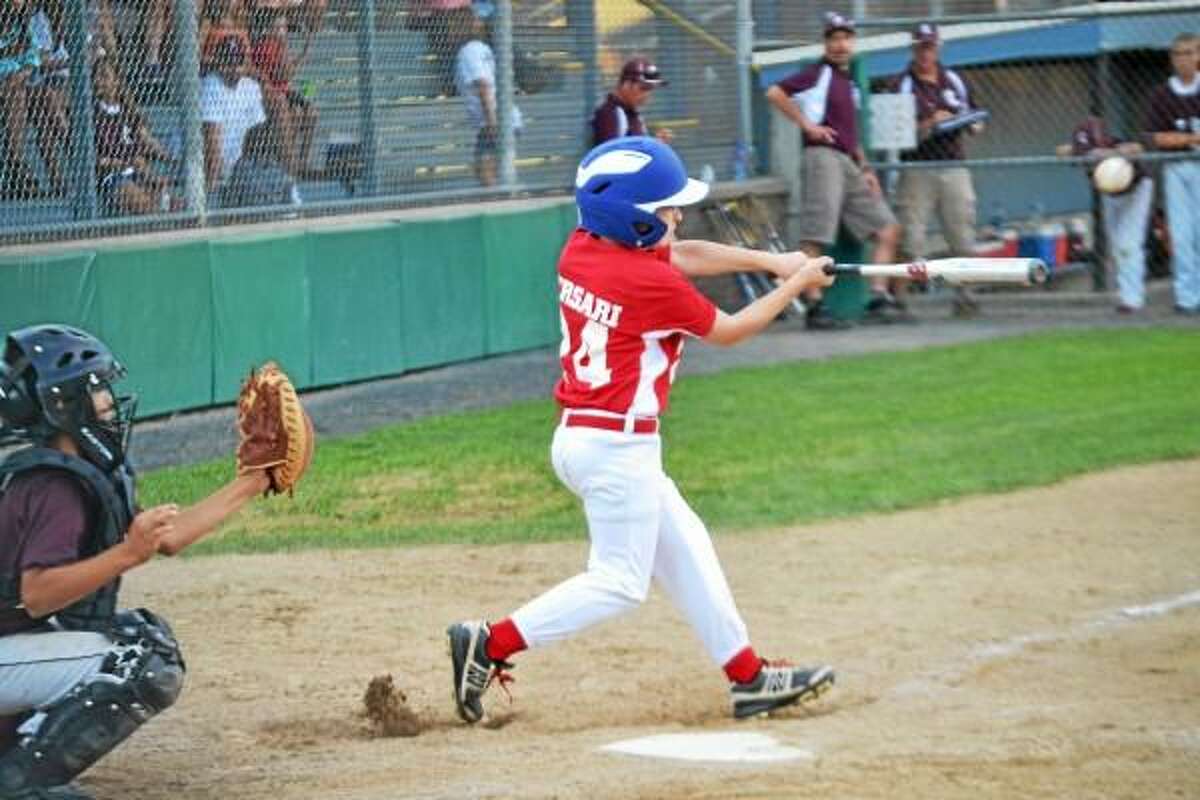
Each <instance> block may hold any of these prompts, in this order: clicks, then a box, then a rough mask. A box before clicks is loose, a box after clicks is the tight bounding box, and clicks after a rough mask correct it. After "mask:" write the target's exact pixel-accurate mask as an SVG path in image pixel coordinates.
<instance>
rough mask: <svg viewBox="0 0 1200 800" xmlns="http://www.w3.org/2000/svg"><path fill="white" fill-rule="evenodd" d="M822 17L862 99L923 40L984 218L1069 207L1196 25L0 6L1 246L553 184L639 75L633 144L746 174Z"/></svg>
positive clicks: (893, 9)
mask: <svg viewBox="0 0 1200 800" xmlns="http://www.w3.org/2000/svg"><path fill="white" fill-rule="evenodd" d="M826 10H836V11H839V12H843V13H847V14H850V15H853V16H855V17H856V18H857V19H858V22H859V36H858V50H859V54H860V58H861V59H863V61H864V62H865V65H866V71H867V75H868V79H869V82H870V85H871V87H872V89H873V90H875V91H884V90H886V89H887V88H888V86H889V82H890V80H891V79H892V78H893V77H894V76H895V75H897V74H899V73H900V72H902V71H903V70H904V68H905V65H906V64H907V62H908V59H909V57H910V52H909V34H908V31H909V30H910V28H911V25H912V23H913V22H914V21H915V20H916V19H917V18H920V19H926V20H929V19H932V20H935V21H939V22H940V23H941V29H942V34H943V39H944V44H943V48H942V54H943V61H944V62H945V63H946V64H947V65H949V66H952V67H953V68H954V69H956V70H957V71H959V72H960V73H961V74H962V76H963V77H964V78H965V79H966V80H967V81H968V82H969V83H970V86H971V91H972V93H973V96H974V98H975V101H976V103H977V104H978V105H980V106H983V107H986V108H988V109H989V111H990V112H991V118H990V119H989V120H988V123H987V128H986V131H985V132H984V133H982V134H981V135H979V136H975V137H971V138H970V139H969V141H968V143H967V145H966V156H967V161H966V162H965V163H966V165H967V166H969V167H971V168H972V170H973V175H974V176H975V180H976V189H977V192H978V195H979V216H980V218H981V221H983V222H987V221H997V220H1001V218H1006V219H1015V218H1019V217H1028V216H1031V215H1034V214H1047V215H1050V214H1060V213H1074V212H1077V211H1079V210H1081V209H1085V208H1086V207H1087V205H1088V202H1089V190H1088V183H1087V180H1086V177H1085V175H1084V171H1083V169H1082V168H1081V167H1080V165H1079V159H1076V160H1074V161H1072V160H1071V158H1069V157H1068V158H1060V157H1058V156H1056V155H1055V148H1056V146H1058V145H1061V144H1064V143H1067V142H1068V141H1069V139H1070V136H1071V134H1072V131H1073V129H1074V127H1075V126H1076V125H1077V124H1078V123H1079V122H1080V121H1081V120H1082V119H1083V118H1085V117H1087V116H1089V115H1092V116H1098V117H1100V118H1102V119H1103V120H1104V121H1105V123H1106V124H1107V127H1108V129H1109V130H1110V131H1111V132H1112V133H1113V135H1114V136H1118V137H1124V138H1137V137H1139V136H1142V137H1144V133H1145V131H1144V117H1145V113H1146V107H1145V105H1146V98H1147V96H1148V94H1149V93H1150V92H1151V91H1152V90H1153V89H1155V88H1156V87H1158V86H1161V85H1162V84H1163V83H1164V82H1165V81H1166V79H1167V77H1168V75H1169V74H1170V67H1169V64H1168V59H1167V48H1168V46H1169V44H1170V41H1171V39H1172V37H1173V36H1174V35H1176V34H1177V33H1179V32H1180V31H1182V30H1185V29H1188V28H1190V29H1193V30H1197V29H1200V4H1198V3H1181V2H1145V3H1099V4H1086V5H1080V4H1069V3H1065V2H1050V1H1049V0H928V2H900V1H899V0H856V1H855V2H843V1H842V0H838V1H837V2H830V3H817V2H797V1H796V0H540V1H539V0H492V1H489V0H476V2H470V0H6V2H5V3H4V4H3V6H2V7H0V111H2V112H3V124H4V128H3V134H4V135H3V139H2V144H3V148H4V149H3V162H2V164H0V242H5V243H22V242H31V241H39V240H51V239H72V238H83V237H94V236H100V235H109V234H121V233H127V232H141V231H151V230H163V229H172V228H182V227H197V226H208V225H223V224H230V223H239V222H244V221H256V220H270V219H286V218H294V217H300V216H314V215H324V214H345V213H353V212H360V211H367V210H373V209H377V208H383V207H398V206H404V205H428V204H433V203H442V202H451V201H472V200H478V199H489V198H499V197H512V196H520V195H525V194H535V193H541V192H559V191H565V190H568V189H569V188H570V185H571V180H572V176H573V171H574V166H575V164H576V163H577V161H578V158H579V157H580V155H582V153H583V152H585V151H586V149H587V148H588V147H589V146H591V144H592V136H593V130H592V125H591V120H592V115H593V112H594V110H595V109H596V107H597V105H598V104H599V103H602V102H603V101H604V100H605V99H606V97H607V96H608V95H609V94H610V93H615V92H617V91H618V86H619V83H620V76H621V72H622V67H623V66H624V65H625V64H626V63H627V62H628V61H629V60H630V59H632V58H635V57H642V58H643V59H645V61H647V62H648V63H652V64H654V65H655V66H657V68H658V71H659V72H660V74H661V76H662V77H663V78H665V80H666V81H667V83H666V84H665V85H662V86H659V87H657V88H655V89H653V91H652V92H649V93H648V95H647V96H645V97H643V98H642V100H643V101H644V105H642V106H641V107H640V109H639V110H640V112H641V115H642V117H643V119H644V120H645V122H646V124H647V127H648V130H649V131H650V132H651V133H655V134H658V135H661V136H663V137H664V138H669V139H670V140H671V141H672V142H673V144H674V145H675V146H676V148H677V149H678V150H679V151H680V153H681V154H682V155H683V157H684V159H685V161H686V163H687V164H688V165H689V168H690V169H691V170H692V171H693V173H694V174H696V175H697V176H698V177H706V178H710V179H717V180H727V179H736V178H741V177H744V176H748V175H751V174H753V173H754V172H755V171H756V170H758V171H761V170H763V169H766V168H767V166H768V165H767V163H766V152H767V150H768V148H767V146H766V145H767V136H768V134H767V133H766V131H767V128H768V126H767V125H766V124H765V120H767V119H768V118H769V115H770V112H769V111H768V110H767V109H766V107H765V105H764V103H763V101H762V97H761V94H762V90H763V89H764V88H765V86H766V85H768V84H769V83H770V82H771V80H772V77H773V76H774V75H777V74H782V72H784V71H786V70H787V69H791V68H794V67H795V66H796V65H798V64H801V63H805V62H808V61H811V60H814V59H817V58H819V57H820V53H821V29H820V25H821V18H822V14H823V12H825V11H826ZM752 36H753V46H754V49H755V50H756V51H757V52H756V54H755V57H754V62H753V65H752V64H751V61H750V52H751V49H752V48H751V37H752ZM780 54H784V55H780ZM752 141H753V142H755V143H757V145H758V150H757V152H751V149H750V148H751V145H750V143H751V142H752ZM1151 149H1153V148H1151ZM872 157H873V158H875V159H876V160H878V161H879V162H881V164H884V165H886V164H887V162H888V154H887V153H885V152H883V151H875V152H873V153H872ZM1163 157H1166V156H1163V155H1156V154H1153V153H1151V154H1148V155H1147V156H1145V158H1146V160H1147V161H1151V160H1153V159H1154V158H1163ZM903 159H904V157H903V155H898V156H897V159H896V160H898V161H899V163H896V164H892V166H893V167H894V168H895V170H894V171H895V172H900V171H903V170H905V169H928V168H933V167H934V166H936V165H935V164H931V163H929V162H926V163H919V162H912V161H908V160H903Z"/></svg>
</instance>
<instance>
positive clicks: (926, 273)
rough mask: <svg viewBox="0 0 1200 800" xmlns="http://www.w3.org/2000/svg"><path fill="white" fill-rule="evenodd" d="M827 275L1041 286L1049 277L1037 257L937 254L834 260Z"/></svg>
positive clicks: (1047, 271) (827, 270)
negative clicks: (906, 259)
mask: <svg viewBox="0 0 1200 800" xmlns="http://www.w3.org/2000/svg"><path fill="white" fill-rule="evenodd" d="M825 273H826V274H827V275H861V276H863V277H865V278H907V279H909V280H914V281H919V282H926V281H930V280H933V279H934V278H941V279H942V280H943V281H945V282H946V283H949V284H956V285H957V284H972V283H1001V284H1015V285H1018V286H1039V285H1041V284H1044V283H1046V281H1047V280H1048V279H1049V277H1050V272H1049V270H1047V269H1046V264H1045V262H1043V261H1042V260H1041V259H1038V258H935V259H931V260H929V261H913V262H910V263H907V264H832V265H830V266H827V267H826V268H825Z"/></svg>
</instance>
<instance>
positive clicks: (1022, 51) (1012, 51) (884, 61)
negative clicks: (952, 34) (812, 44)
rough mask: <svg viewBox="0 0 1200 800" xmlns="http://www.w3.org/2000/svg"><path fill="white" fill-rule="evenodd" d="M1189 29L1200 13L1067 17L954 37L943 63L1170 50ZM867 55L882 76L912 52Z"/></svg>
mask: <svg viewBox="0 0 1200 800" xmlns="http://www.w3.org/2000/svg"><path fill="white" fill-rule="evenodd" d="M1186 30H1198V31H1200V12H1195V11H1189V12H1181V13H1178V14H1161V15H1159V14H1156V15H1153V16H1136V17H1117V16H1111V17H1093V18H1091V19H1081V20H1068V21H1065V22H1062V23H1058V24H1054V25H1039V26H1037V27H1025V28H1019V29H1015V30H1007V31H999V32H996V33H983V34H980V35H978V36H969V37H963V38H961V39H951V40H950V41H947V42H946V43H945V44H944V45H943V46H942V63H943V64H945V65H947V66H951V67H971V66H981V65H985V64H997V63H1003V62H1008V61H1026V60H1030V59H1052V58H1088V57H1091V56H1095V55H1097V54H1098V53H1112V52H1117V51H1121V50H1146V49H1164V50H1165V49H1166V48H1167V46H1168V45H1169V44H1170V43H1171V39H1172V38H1173V37H1174V36H1175V35H1176V34H1177V33H1179V32H1181V31H1186ZM864 38H866V37H864ZM862 57H863V58H865V59H866V62H867V73H868V74H869V75H870V76H871V77H872V78H878V77H882V76H886V75H895V74H896V73H898V72H900V71H901V70H903V69H904V68H905V67H906V66H907V65H908V61H909V58H910V53H909V48H908V46H907V45H905V46H901V47H889V48H887V49H886V50H874V51H870V52H865V53H863V54H862ZM804 63H807V62H806V61H799V60H797V61H795V62H791V63H788V64H776V65H773V66H770V67H763V68H762V70H760V71H759V73H758V82H759V85H760V87H761V88H764V89H765V88H766V87H768V86H770V85H771V84H773V83H776V82H778V81H780V80H782V79H783V78H785V77H787V76H788V75H790V74H792V73H793V72H795V71H796V70H797V69H798V68H799V67H801V66H803V64H804Z"/></svg>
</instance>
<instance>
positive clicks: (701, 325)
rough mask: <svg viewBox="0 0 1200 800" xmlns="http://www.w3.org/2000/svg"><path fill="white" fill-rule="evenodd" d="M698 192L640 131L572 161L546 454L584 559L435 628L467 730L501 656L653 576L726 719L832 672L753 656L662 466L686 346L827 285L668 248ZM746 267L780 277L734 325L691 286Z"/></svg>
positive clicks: (708, 247)
mask: <svg viewBox="0 0 1200 800" xmlns="http://www.w3.org/2000/svg"><path fill="white" fill-rule="evenodd" d="M707 193H708V186H707V184H704V183H702V182H700V181H696V180H691V179H689V178H688V177H687V173H686V171H685V169H684V166H683V163H682V162H681V161H680V160H679V157H678V156H677V155H676V154H675V153H674V151H673V150H671V148H670V147H669V146H667V145H666V144H664V143H662V142H660V141H658V140H656V139H652V138H649V137H640V136H639V137H625V138H620V139H614V140H612V141H609V142H606V143H604V144H602V145H600V146H598V147H596V148H594V149H593V150H592V151H591V152H589V153H588V154H587V155H586V156H585V157H584V159H583V161H582V162H581V164H580V166H579V169H578V171H577V173H576V178H575V198H576V202H577V204H578V207H579V217H580V227H579V228H578V229H577V230H576V231H575V232H574V233H573V234H572V235H571V236H570V238H569V239H568V240H567V243H566V246H565V247H564V248H563V251H562V256H561V258H560V260H559V266H558V298H559V313H560V317H561V322H562V345H561V347H560V349H559V355H560V360H561V363H562V378H561V379H560V380H559V382H558V385H557V387H556V388H555V398H556V399H557V401H558V404H559V405H560V406H561V409H562V410H561V417H560V423H559V426H558V428H557V430H556V431H555V434H554V441H553V444H552V446H551V459H552V462H553V465H554V469H555V472H556V473H557V475H558V477H559V479H560V480H561V481H562V482H563V483H564V484H565V485H566V486H567V488H569V489H570V490H571V491H572V492H573V493H574V494H576V495H577V496H578V497H579V498H580V500H582V502H583V509H584V514H585V515H586V517H587V522H588V534H589V537H590V540H591V549H590V553H589V557H588V563H587V568H586V570H585V571H584V572H582V573H580V574H578V575H576V576H574V577H572V578H569V579H567V580H566V581H564V582H562V583H560V584H559V585H558V586H555V587H554V588H552V589H550V590H549V591H547V592H546V593H545V594H542V595H541V596H540V597H537V598H534V599H533V600H531V601H530V602H528V603H527V604H525V605H524V606H522V607H521V608H519V609H517V610H516V611H514V612H513V613H512V614H511V615H510V616H508V617H505V618H504V619H502V620H499V621H497V622H494V623H492V624H488V623H487V622H484V621H470V622H460V623H456V624H454V625H451V626H450V627H449V628H448V629H447V635H448V637H449V643H450V655H451V661H452V666H453V675H454V698H455V702H456V704H457V707H458V713H459V716H460V717H462V719H463V720H465V721H466V722H469V723H473V722H477V721H478V720H480V719H481V718H482V717H483V713H484V711H483V705H482V703H481V698H482V696H483V694H484V692H485V691H486V690H487V689H488V687H489V686H490V684H491V683H492V682H493V681H494V680H500V681H501V682H504V681H506V680H508V675H507V673H506V672H505V670H507V669H508V668H510V667H511V664H509V663H508V660H509V658H510V657H511V656H512V655H513V654H515V653H517V652H519V651H521V650H524V649H526V648H534V647H538V646H541V645H545V644H549V643H551V642H555V641H558V640H560V639H564V638H566V637H568V636H571V635H573V634H575V633H577V632H579V631H582V630H584V629H585V628H588V627H590V626H592V625H595V624H596V623H598V622H602V621H604V620H606V619H608V618H610V617H613V616H616V615H618V614H621V613H623V612H626V611H628V610H630V609H632V608H634V607H636V606H637V605H638V604H639V603H641V602H642V601H644V600H645V599H646V596H647V594H648V592H649V590H650V582H651V580H652V579H653V580H655V581H657V583H658V584H659V585H660V586H661V587H662V588H663V590H664V591H666V593H667V595H668V596H669V597H670V598H671V600H672V602H673V603H674V604H675V605H676V606H677V607H678V608H679V609H680V611H681V612H682V613H683V614H684V616H685V617H686V618H687V620H688V621H689V623H690V624H691V625H692V628H693V629H694V630H695V631H696V633H697V635H698V636H699V637H700V640H701V642H702V643H703V645H704V648H705V650H707V652H708V654H709V656H710V657H711V658H712V660H713V661H714V662H716V664H718V665H719V666H721V668H722V669H724V671H725V674H726V676H728V679H729V681H730V694H731V699H732V710H733V714H734V716H735V717H746V716H751V715H755V714H760V713H764V712H768V711H771V710H773V709H777V708H780V707H782V706H786V705H789V704H791V703H795V702H797V701H800V700H805V699H808V698H812V697H816V696H817V695H819V694H821V693H822V692H824V691H825V690H826V689H828V688H830V687H831V686H832V684H833V680H834V676H833V671H832V670H831V669H830V668H829V667H825V666H820V667H810V668H802V667H795V666H792V665H790V664H788V663H786V662H768V661H764V660H763V659H762V658H760V657H759V655H758V654H757V653H756V652H755V650H754V648H753V647H752V646H751V645H750V639H749V636H748V634H747V632H746V626H745V623H743V621H742V618H741V616H740V615H739V613H738V610H737V606H736V605H735V604H734V601H733V595H732V593H731V592H730V589H729V585H728V584H727V582H726V580H725V575H724V573H723V572H722V570H721V565H720V563H719V562H718V560H717V554H716V552H715V550H714V549H713V544H712V540H711V539H710V537H709V534H708V531H707V530H706V529H705V527H704V523H703V522H702V521H701V520H700V518H699V517H698V516H696V514H695V512H694V511H692V509H691V508H690V507H689V506H688V504H687V501H685V500H684V498H683V496H682V495H681V494H680V493H679V489H678V488H677V487H676V486H675V483H674V482H673V481H672V480H671V478H670V477H668V476H667V474H666V473H665V472H664V471H663V462H662V440H661V438H660V436H659V426H660V417H661V415H662V414H663V413H664V412H665V411H666V409H667V402H668V395H669V393H670V390H671V383H672V381H673V380H674V377H675V371H676V369H677V368H678V366H679V359H680V356H681V355H682V352H683V344H684V340H685V338H686V337H688V336H692V337H697V338H702V339H704V340H705V341H707V342H711V343H713V344H717V345H733V344H736V343H738V342H740V341H742V340H744V339H747V338H749V337H751V336H753V335H755V334H757V333H758V332H760V331H761V330H763V329H764V328H765V327H766V326H767V325H768V324H769V323H770V322H771V321H772V320H773V319H774V318H775V317H776V316H777V315H778V314H779V313H780V312H781V311H783V310H784V308H785V307H786V306H787V305H788V303H789V302H790V301H791V300H792V299H793V298H794V297H796V296H797V295H798V294H800V292H802V291H804V290H805V289H807V288H813V287H822V286H827V285H829V283H831V281H832V279H831V278H830V277H828V276H826V275H825V274H824V271H823V268H824V267H825V266H826V265H827V264H829V263H830V261H829V259H827V258H808V257H805V256H804V255H803V254H802V253H788V254H783V255H774V254H770V253H765V252H759V251H753V250H743V249H740V248H735V247H729V246H726V245H721V244H716V243H712V242H705V241H676V240H675V230H676V226H677V225H678V224H679V222H680V220H681V218H682V216H681V211H680V209H681V208H682V207H684V206H688V205H691V204H694V203H697V202H699V201H700V200H702V199H703V198H704V197H705V196H706V195H707ZM750 270H754V271H761V272H770V273H773V274H774V275H776V276H778V277H779V278H780V279H781V283H780V285H779V287H778V288H777V289H775V290H774V291H773V292H771V293H770V294H767V295H764V296H763V297H761V298H759V299H758V300H757V301H755V302H754V303H752V304H751V305H749V306H747V307H745V308H743V309H742V310H741V311H739V312H738V313H736V314H733V315H727V314H725V313H723V312H722V311H720V310H719V309H717V308H716V307H715V306H714V305H713V304H712V303H711V302H710V301H709V300H708V299H706V298H705V297H704V296H703V295H702V294H701V293H700V292H699V291H698V290H697V289H696V288H695V287H694V286H693V285H692V284H691V282H690V281H689V278H694V277H697V276H701V275H717V274H722V273H729V272H734V271H750Z"/></svg>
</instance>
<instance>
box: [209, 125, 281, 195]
mask: <svg viewBox="0 0 1200 800" xmlns="http://www.w3.org/2000/svg"><path fill="white" fill-rule="evenodd" d="M282 205H297V206H298V205H300V192H299V190H298V189H297V188H296V182H295V181H294V180H292V177H291V176H290V175H289V174H288V172H287V170H286V169H285V168H284V166H283V164H282V163H280V158H279V144H278V142H277V140H276V138H275V136H274V134H273V131H272V127H271V126H270V125H268V124H266V123H263V124H261V125H255V126H254V127H253V128H251V129H250V130H248V131H246V141H245V143H244V144H243V146H242V157H241V158H239V159H238V160H237V163H236V164H234V165H233V169H232V170H231V171H230V173H229V179H228V180H226V181H225V185H224V187H222V189H221V207H222V208H246V207H249V206H282Z"/></svg>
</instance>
